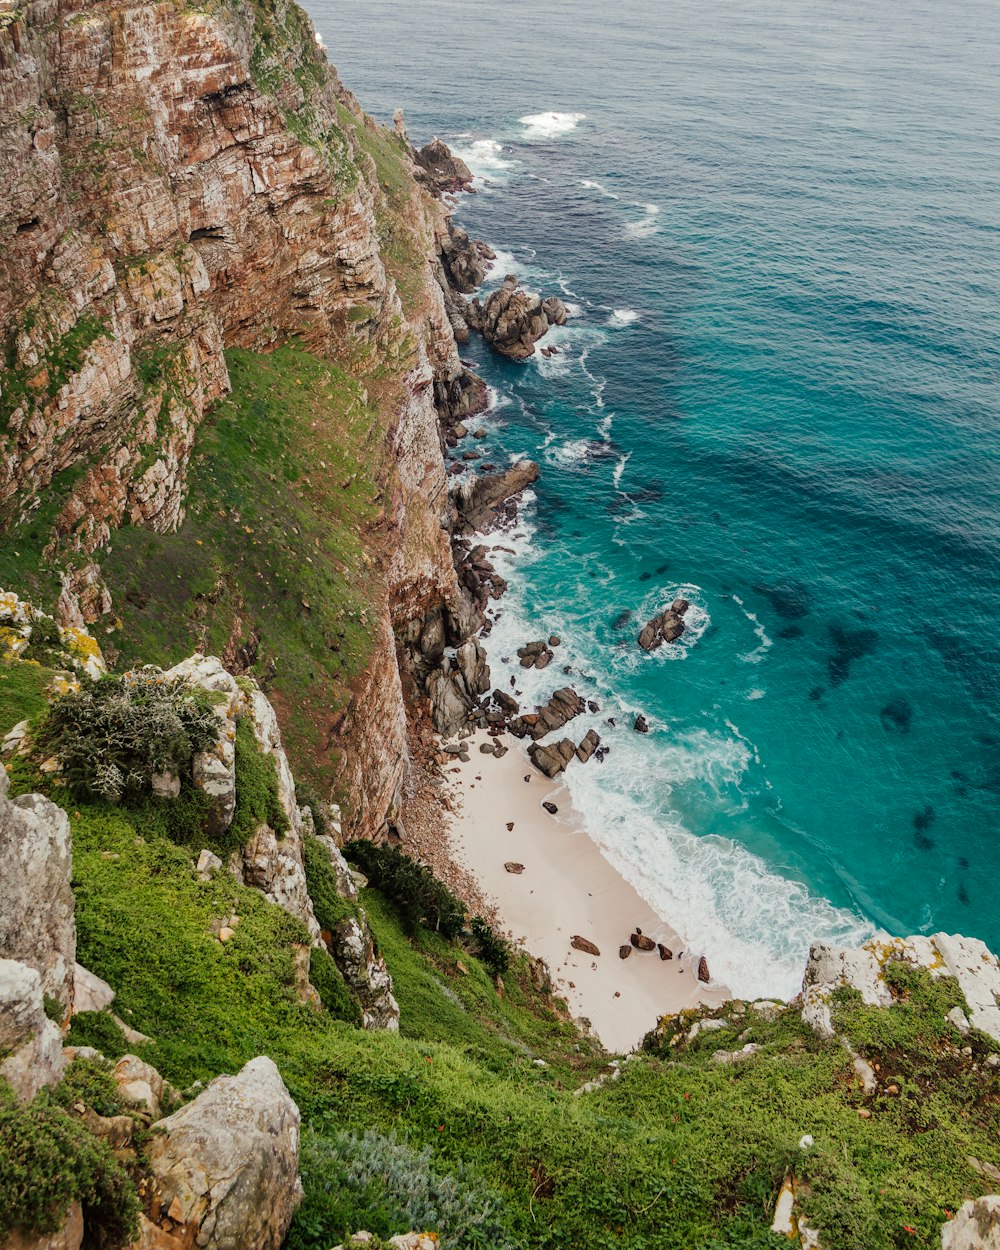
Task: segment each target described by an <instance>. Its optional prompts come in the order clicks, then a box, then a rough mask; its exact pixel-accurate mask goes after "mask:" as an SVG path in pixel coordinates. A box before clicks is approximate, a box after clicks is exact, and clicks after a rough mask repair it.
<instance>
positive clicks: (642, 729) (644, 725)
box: [633, 712, 649, 734]
mask: <svg viewBox="0 0 1000 1250" xmlns="http://www.w3.org/2000/svg"><path fill="white" fill-rule="evenodd" d="M633 728H634V729H635V732H636V733H637V734H648V733H649V721H648V720H646V718H645V716H643V715H642V713H641V712H640V713H639V715H638V716H637V717H636V718H635V724H634V726H633Z"/></svg>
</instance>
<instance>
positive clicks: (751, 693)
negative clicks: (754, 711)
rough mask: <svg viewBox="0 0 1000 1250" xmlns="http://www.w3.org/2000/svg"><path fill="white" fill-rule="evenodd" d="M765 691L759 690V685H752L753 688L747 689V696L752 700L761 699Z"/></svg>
mask: <svg viewBox="0 0 1000 1250" xmlns="http://www.w3.org/2000/svg"><path fill="white" fill-rule="evenodd" d="M766 693H767V692H766V691H765V690H761V688H760V687H759V686H754V688H753V690H748V691H747V698H748V699H749V700H750V701H751V702H753V701H754V700H756V699H763V697H764V695H765V694H766Z"/></svg>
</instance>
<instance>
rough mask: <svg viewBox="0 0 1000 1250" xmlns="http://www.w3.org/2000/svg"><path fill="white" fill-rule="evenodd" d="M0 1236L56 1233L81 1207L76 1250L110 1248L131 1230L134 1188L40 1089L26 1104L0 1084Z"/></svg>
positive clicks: (106, 1151)
mask: <svg viewBox="0 0 1000 1250" xmlns="http://www.w3.org/2000/svg"><path fill="white" fill-rule="evenodd" d="M0 1194H2V1195H3V1201H2V1202H0V1237H2V1236H5V1235H6V1234H7V1233H9V1232H10V1231H11V1229H13V1228H18V1227H20V1228H24V1229H28V1230H29V1231H31V1232H35V1233H38V1234H41V1235H43V1236H44V1235H47V1234H49V1233H54V1232H56V1231H57V1230H58V1229H59V1228H60V1227H61V1226H62V1224H63V1222H64V1220H65V1218H66V1215H67V1212H68V1211H69V1209H70V1206H71V1205H72V1204H73V1203H74V1202H80V1203H82V1205H83V1216H84V1226H85V1229H86V1235H85V1237H84V1243H83V1244H84V1250H116V1248H117V1247H119V1246H124V1245H127V1244H128V1243H130V1242H131V1241H133V1240H134V1239H135V1237H136V1235H137V1233H138V1231H139V1202H138V1199H137V1197H136V1193H135V1187H134V1186H133V1184H132V1181H131V1180H130V1179H129V1177H128V1175H127V1173H126V1172H125V1171H124V1170H123V1168H122V1167H121V1165H120V1164H119V1163H118V1161H117V1159H116V1158H115V1156H114V1154H113V1153H112V1151H111V1149H110V1148H109V1147H108V1145H107V1144H106V1143H105V1142H103V1141H102V1140H101V1139H100V1138H97V1137H94V1136H92V1135H91V1134H90V1133H89V1132H88V1131H87V1130H86V1129H85V1128H84V1126H83V1125H82V1124H81V1123H80V1122H79V1121H78V1120H75V1119H74V1118H73V1117H72V1116H70V1115H67V1114H66V1112H65V1111H63V1110H62V1108H61V1107H59V1106H57V1105H56V1103H55V1102H54V1101H53V1100H52V1097H51V1096H50V1095H49V1093H48V1091H46V1090H43V1091H42V1092H41V1093H40V1094H39V1095H38V1096H37V1097H36V1098H35V1100H34V1101H33V1102H32V1103H31V1104H30V1105H29V1106H27V1107H22V1106H20V1105H19V1104H18V1102H17V1100H16V1099H15V1098H14V1096H13V1094H12V1093H11V1092H10V1091H9V1089H8V1088H7V1087H6V1086H5V1085H2V1084H0Z"/></svg>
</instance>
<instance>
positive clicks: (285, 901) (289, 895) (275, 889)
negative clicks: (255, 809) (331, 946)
mask: <svg viewBox="0 0 1000 1250" xmlns="http://www.w3.org/2000/svg"><path fill="white" fill-rule="evenodd" d="M243 874H244V881H245V882H246V884H247V885H252V886H254V887H255V888H256V889H258V890H260V891H261V893H262V894H263V895H264V897H265V898H267V899H268V900H269V901H270V902H272V903H275V904H276V905H277V906H278V907H283V908H284V909H285V911H287V912H289V913H290V914H291V915H292V916H296V917H298V919H299V920H301V921H302V923H303V924H304V925H305V926H306V928H307V929H308V930H309V936H310V937H311V938H312V939H313V940H314V941H316V940H318V939H319V932H320V930H319V922H318V921H317V919H316V915H315V913H314V911H313V905H312V900H311V899H310V897H309V887H308V885H307V883H306V874H305V869H304V868H303V866H302V851H301V847H300V845H299V844H298V841H297V840H296V839H295V838H294V835H292V836H289V837H287V838H281V839H279V838H278V837H277V835H276V834H275V832H274V830H273V829H271V828H270V826H268V825H261V826H260V827H259V828H258V830H257V832H256V833H255V834H254V835H253V837H252V838H251V839H250V841H249V842H247V843H246V845H245V846H244V847H243Z"/></svg>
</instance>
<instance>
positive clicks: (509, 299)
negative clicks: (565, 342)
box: [469, 274, 567, 360]
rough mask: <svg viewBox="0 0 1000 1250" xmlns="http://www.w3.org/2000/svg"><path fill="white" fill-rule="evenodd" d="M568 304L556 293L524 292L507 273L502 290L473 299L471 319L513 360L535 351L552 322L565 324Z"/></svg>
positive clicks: (497, 347)
mask: <svg viewBox="0 0 1000 1250" xmlns="http://www.w3.org/2000/svg"><path fill="white" fill-rule="evenodd" d="M566 317H567V312H566V306H565V304H563V302H562V300H560V299H557V298H555V297H554V296H552V297H550V298H549V299H546V300H543V299H542V297H541V296H540V295H535V294H533V293H531V292H530V291H525V290H524V289H523V288H522V287H521V285H520V283H519V282H518V279H517V278H516V277H515V276H514V274H508V275H507V277H506V278H504V280H503V285H502V286H501V287H500V288H499V290H496V291H493V292H491V293H490V294H489V295H488V296H487V297H486V300H485V302H484V303H483V304H480V303H479V301H478V300H473V302H472V306H471V308H470V311H469V320H470V324H472V326H473V328H474V329H476V330H478V331H479V332H480V333H481V334H482V336H483V338H484V339H485V340H486V341H487V343H489V345H490V346H491V347H492V348H493V349H494V350H495V351H498V352H499V353H500V354H501V355H503V356H508V357H510V359H511V360H525V359H527V357H529V356H533V355H534V354H535V344H536V343H537V342H538V340H539V339H540V338H542V336H543V335H544V334H546V333H547V332H548V328H549V326H550V325H564V324H565V322H566Z"/></svg>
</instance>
